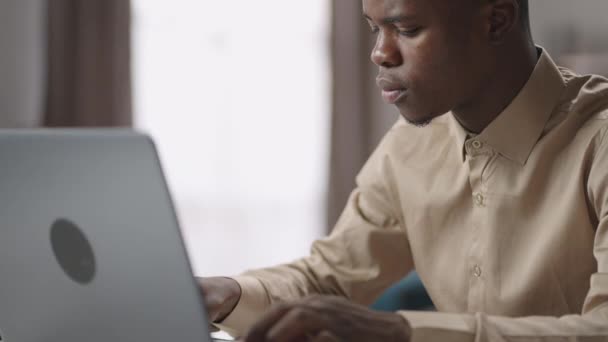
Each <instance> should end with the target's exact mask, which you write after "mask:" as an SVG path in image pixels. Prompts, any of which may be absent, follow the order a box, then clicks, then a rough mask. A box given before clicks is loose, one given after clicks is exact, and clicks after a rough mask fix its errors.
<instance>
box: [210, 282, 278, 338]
mask: <svg viewBox="0 0 608 342" xmlns="http://www.w3.org/2000/svg"><path fill="white" fill-rule="evenodd" d="M232 279H234V280H236V282H237V283H239V286H240V287H241V298H239V302H238V303H237V304H236V306H235V307H234V309H233V310H232V312H231V313H230V314H229V315H228V316H226V318H224V320H223V321H222V322H221V323H215V324H214V325H215V326H216V327H218V328H219V329H221V330H223V331H225V332H227V333H228V334H230V335H231V336H233V337H239V336H243V335H244V334H245V333H247V331H248V330H249V328H251V326H252V325H253V324H254V323H255V322H256V321H257V320H258V319H259V318H260V317H261V316H262V313H263V312H264V311H266V309H267V308H268V307H269V306H270V300H269V298H268V294H267V292H266V289H265V288H264V286H263V285H262V283H261V282H260V281H259V280H258V279H256V278H254V277H251V276H237V277H232Z"/></svg>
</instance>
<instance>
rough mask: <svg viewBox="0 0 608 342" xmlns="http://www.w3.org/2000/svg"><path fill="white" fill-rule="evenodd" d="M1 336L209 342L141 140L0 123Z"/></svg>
mask: <svg viewBox="0 0 608 342" xmlns="http://www.w3.org/2000/svg"><path fill="white" fill-rule="evenodd" d="M0 272H1V273H0V336H1V337H2V341H3V342H85V341H86V342H108V341H112V342H122V341H124V342H150V341H176V342H190V341H197V342H200V341H203V342H207V341H211V340H212V339H211V337H210V333H209V331H208V325H207V318H206V313H205V309H204V306H203V304H202V303H203V302H202V297H201V295H200V293H199V290H198V288H197V286H196V284H195V281H194V278H193V276H192V270H191V267H190V265H189V262H188V258H187V255H186V251H185V248H184V244H183V241H182V238H181V235H180V230H179V226H178V223H177V220H176V216H175V211H174V209H173V206H172V202H171V198H170V195H169V191H168V189H167V185H166V183H165V180H164V177H163V173H162V171H161V167H160V164H159V160H158V157H157V154H156V151H155V148H154V145H153V143H152V141H151V140H150V139H149V138H148V137H146V136H144V135H140V134H136V133H133V132H130V131H126V130H125V131H121V130H119V131H114V130H41V131H2V130H0Z"/></svg>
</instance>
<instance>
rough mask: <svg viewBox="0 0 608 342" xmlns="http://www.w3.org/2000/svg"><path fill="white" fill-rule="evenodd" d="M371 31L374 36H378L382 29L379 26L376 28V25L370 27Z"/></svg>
mask: <svg viewBox="0 0 608 342" xmlns="http://www.w3.org/2000/svg"><path fill="white" fill-rule="evenodd" d="M370 29H371V33H372V34H373V35H376V34H378V32H380V28H379V27H378V26H375V25H370Z"/></svg>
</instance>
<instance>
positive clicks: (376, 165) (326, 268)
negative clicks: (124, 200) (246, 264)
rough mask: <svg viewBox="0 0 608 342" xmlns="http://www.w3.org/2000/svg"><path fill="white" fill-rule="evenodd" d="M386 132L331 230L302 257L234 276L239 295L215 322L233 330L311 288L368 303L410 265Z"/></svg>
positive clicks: (236, 331) (238, 330)
mask: <svg viewBox="0 0 608 342" xmlns="http://www.w3.org/2000/svg"><path fill="white" fill-rule="evenodd" d="M390 134H391V131H389V133H387V136H385V138H384V139H383V141H382V142H381V143H380V145H379V147H378V148H377V149H376V151H374V153H373V154H372V156H371V157H370V159H369V160H368V161H367V163H366V165H365V166H364V167H363V169H362V170H361V172H360V173H359V175H358V177H357V187H356V189H355V190H354V191H353V192H352V194H351V195H350V198H349V200H348V202H347V205H346V208H345V209H344V211H343V212H342V214H341V216H340V218H339V220H338V222H337V224H336V226H335V227H334V229H333V231H332V233H331V234H330V235H329V236H328V237H327V238H324V239H321V240H318V241H316V242H315V243H314V244H313V246H312V248H311V252H310V255H309V256H308V257H305V258H302V259H299V260H297V261H295V262H292V263H289V264H285V265H281V266H277V267H272V268H266V269H260V270H254V271H249V272H246V273H244V274H243V275H241V276H238V277H235V278H234V279H236V280H237V282H238V283H239V285H240V286H241V289H242V295H241V298H240V300H239V303H238V304H237V306H236V307H235V309H234V310H233V312H232V313H231V314H230V315H229V316H228V317H227V318H226V319H225V320H224V321H223V322H222V324H219V325H218V326H219V327H220V328H222V329H223V330H226V331H228V332H229V333H231V334H233V335H239V333H244V332H246V331H247V330H248V328H249V327H250V326H251V325H252V324H253V323H255V321H256V320H257V319H258V318H259V317H260V314H261V313H262V312H264V310H266V309H267V308H268V307H269V306H270V305H271V304H273V303H276V302H282V301H292V300H296V299H299V298H302V297H305V296H308V295H312V294H327V295H330V294H331V295H339V296H344V297H347V298H349V299H351V300H353V301H354V302H357V303H361V304H364V305H369V304H371V303H372V302H373V301H374V300H375V299H376V297H377V296H378V295H379V294H380V293H381V292H382V291H383V290H384V289H386V288H387V287H388V286H390V284H392V283H394V282H395V281H397V280H398V279H400V278H401V277H403V276H405V275H406V274H407V273H408V272H409V271H410V270H411V269H412V268H413V262H412V256H411V252H410V247H409V243H408V239H407V236H406V232H405V229H404V227H403V226H402V224H401V222H402V220H401V219H400V218H399V212H400V211H399V210H398V208H397V207H396V206H395V204H396V203H397V202H398V201H397V199H396V198H395V197H396V196H395V195H394V193H393V191H394V190H391V189H394V186H393V184H392V174H391V171H390V158H389V156H388V153H387V148H388V147H387V145H388V144H390ZM277 243H280V242H279V241H277Z"/></svg>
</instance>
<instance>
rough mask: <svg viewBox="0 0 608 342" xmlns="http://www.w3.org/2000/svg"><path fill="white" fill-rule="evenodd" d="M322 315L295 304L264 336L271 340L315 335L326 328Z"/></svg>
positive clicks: (290, 339) (285, 339)
mask: <svg viewBox="0 0 608 342" xmlns="http://www.w3.org/2000/svg"><path fill="white" fill-rule="evenodd" d="M322 317H323V316H321V315H320V314H318V313H317V312H316V311H314V310H313V309H311V308H310V307H304V306H296V307H294V308H292V309H291V310H290V311H289V312H287V313H286V314H285V315H284V316H283V317H282V318H280V319H279V320H278V321H277V322H276V323H275V324H274V326H273V327H272V328H270V330H269V331H268V334H267V335H266V337H267V338H268V339H269V340H271V341H293V340H296V339H300V338H304V337H307V336H315V335H316V334H317V332H318V331H321V330H323V329H324V328H327V327H325V324H324V321H323V319H322ZM307 340H308V339H307Z"/></svg>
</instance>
